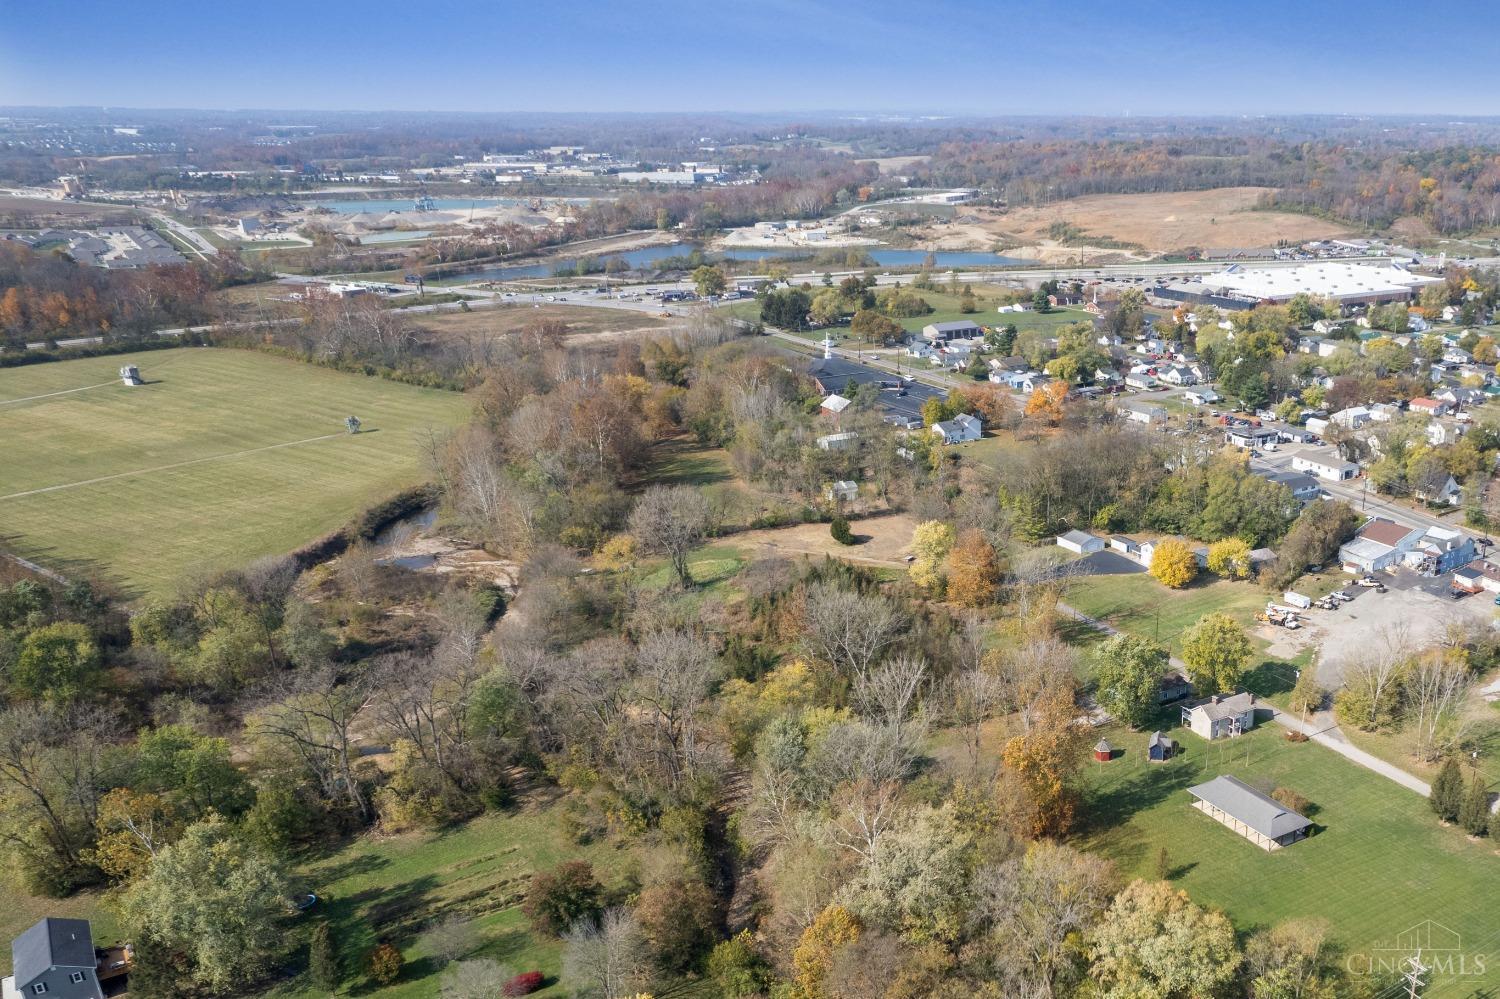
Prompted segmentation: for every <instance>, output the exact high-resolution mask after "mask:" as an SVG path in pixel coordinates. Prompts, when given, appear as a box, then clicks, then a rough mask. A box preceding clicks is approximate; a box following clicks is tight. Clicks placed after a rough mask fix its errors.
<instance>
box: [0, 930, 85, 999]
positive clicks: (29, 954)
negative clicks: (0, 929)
mask: <svg viewBox="0 0 1500 999" xmlns="http://www.w3.org/2000/svg"><path fill="white" fill-rule="evenodd" d="M10 955H11V968H12V970H13V971H14V975H13V976H12V977H11V978H7V979H5V983H4V988H5V993H4V994H5V995H6V996H11V995H15V996H33V995H38V996H41V995H45V996H48V997H50V999H104V990H103V988H101V987H100V985H99V973H98V958H97V957H96V956H95V954H94V938H93V934H92V933H91V931H90V929H89V921H88V920H87V919H55V918H52V917H50V916H49V917H47V918H46V919H43V920H40V921H39V922H37V923H35V924H33V925H32V926H31V928H30V929H28V930H26V932H24V933H22V934H21V935H20V936H18V937H16V938H15V940H13V941H11V945H10Z"/></svg>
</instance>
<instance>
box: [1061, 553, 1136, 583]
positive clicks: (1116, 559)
mask: <svg viewBox="0 0 1500 999" xmlns="http://www.w3.org/2000/svg"><path fill="white" fill-rule="evenodd" d="M1072 571H1073V572H1074V573H1076V574H1077V575H1083V576H1123V575H1125V574H1126V573H1129V572H1145V571H1146V567H1145V566H1143V565H1141V564H1140V563H1139V562H1137V561H1136V560H1135V559H1133V558H1126V557H1125V556H1124V555H1121V554H1120V553H1119V552H1113V551H1110V550H1109V549H1105V550H1104V551H1102V552H1094V553H1093V554H1091V555H1085V556H1084V557H1083V558H1081V559H1078V560H1077V561H1075V562H1074V563H1073V568H1072Z"/></svg>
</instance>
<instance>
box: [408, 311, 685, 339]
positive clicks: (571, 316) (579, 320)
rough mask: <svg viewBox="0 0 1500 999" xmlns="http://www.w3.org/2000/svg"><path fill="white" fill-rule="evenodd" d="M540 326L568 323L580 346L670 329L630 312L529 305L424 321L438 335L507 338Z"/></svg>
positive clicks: (642, 313)
mask: <svg viewBox="0 0 1500 999" xmlns="http://www.w3.org/2000/svg"><path fill="white" fill-rule="evenodd" d="M540 322H560V323H565V324H566V325H567V327H568V335H569V338H570V339H571V340H574V341H575V342H580V343H589V342H600V341H606V340H611V339H615V338H618V337H625V336H635V335H637V334H640V333H643V332H649V331H651V330H659V329H662V328H664V327H666V326H667V322H666V321H665V320H663V319H659V318H657V317H656V316H651V315H647V314H646V313H644V312H633V311H630V310H628V309H604V308H594V307H592V306H587V307H586V306H577V305H556V304H541V305H537V306H535V307H533V306H532V304H531V303H529V302H525V303H521V302H518V303H516V304H515V305H502V306H500V307H499V308H494V309H475V310H474V311H473V312H445V313H443V314H442V315H434V316H423V317H422V319H421V325H422V326H424V327H426V328H428V329H430V330H433V331H435V332H438V333H453V334H471V333H488V334H490V335H492V336H504V335H505V334H507V333H514V332H516V331H517V330H522V329H525V328H526V327H528V326H532V325H535V324H536V323H540Z"/></svg>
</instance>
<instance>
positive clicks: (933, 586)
mask: <svg viewBox="0 0 1500 999" xmlns="http://www.w3.org/2000/svg"><path fill="white" fill-rule="evenodd" d="M952 548H953V528H952V526H951V525H949V524H945V523H943V522H942V521H941V520H926V521H923V522H922V523H920V524H918V525H917V529H916V530H915V531H913V532H912V536H911V550H912V554H913V555H914V556H915V557H916V558H915V561H913V562H912V564H911V570H910V573H911V581H912V582H913V583H916V584H917V585H918V586H919V587H921V588H922V589H924V590H929V591H934V590H937V589H938V587H939V586H940V584H941V583H942V581H943V576H942V566H943V560H944V559H945V558H947V557H948V552H949V551H951V550H952Z"/></svg>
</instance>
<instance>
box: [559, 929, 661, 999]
mask: <svg viewBox="0 0 1500 999" xmlns="http://www.w3.org/2000/svg"><path fill="white" fill-rule="evenodd" d="M563 946H564V950H563V977H564V978H565V979H567V980H568V981H569V982H572V983H573V988H574V995H576V996H579V997H587V999H629V997H631V996H634V995H637V994H638V993H641V992H644V991H646V989H647V987H648V986H649V985H650V981H651V956H650V953H649V950H648V948H647V945H646V939H645V936H644V935H643V934H642V933H641V928H640V925H639V924H638V923H637V922H636V921H635V917H634V916H633V915H631V914H630V912H629V910H626V909H620V908H613V909H608V910H606V911H605V913H604V915H602V916H601V917H599V920H598V921H597V922H592V921H590V922H584V923H580V924H578V925H577V926H574V927H573V928H572V929H571V930H569V931H568V932H567V934H566V935H565V936H564V937H563Z"/></svg>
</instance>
